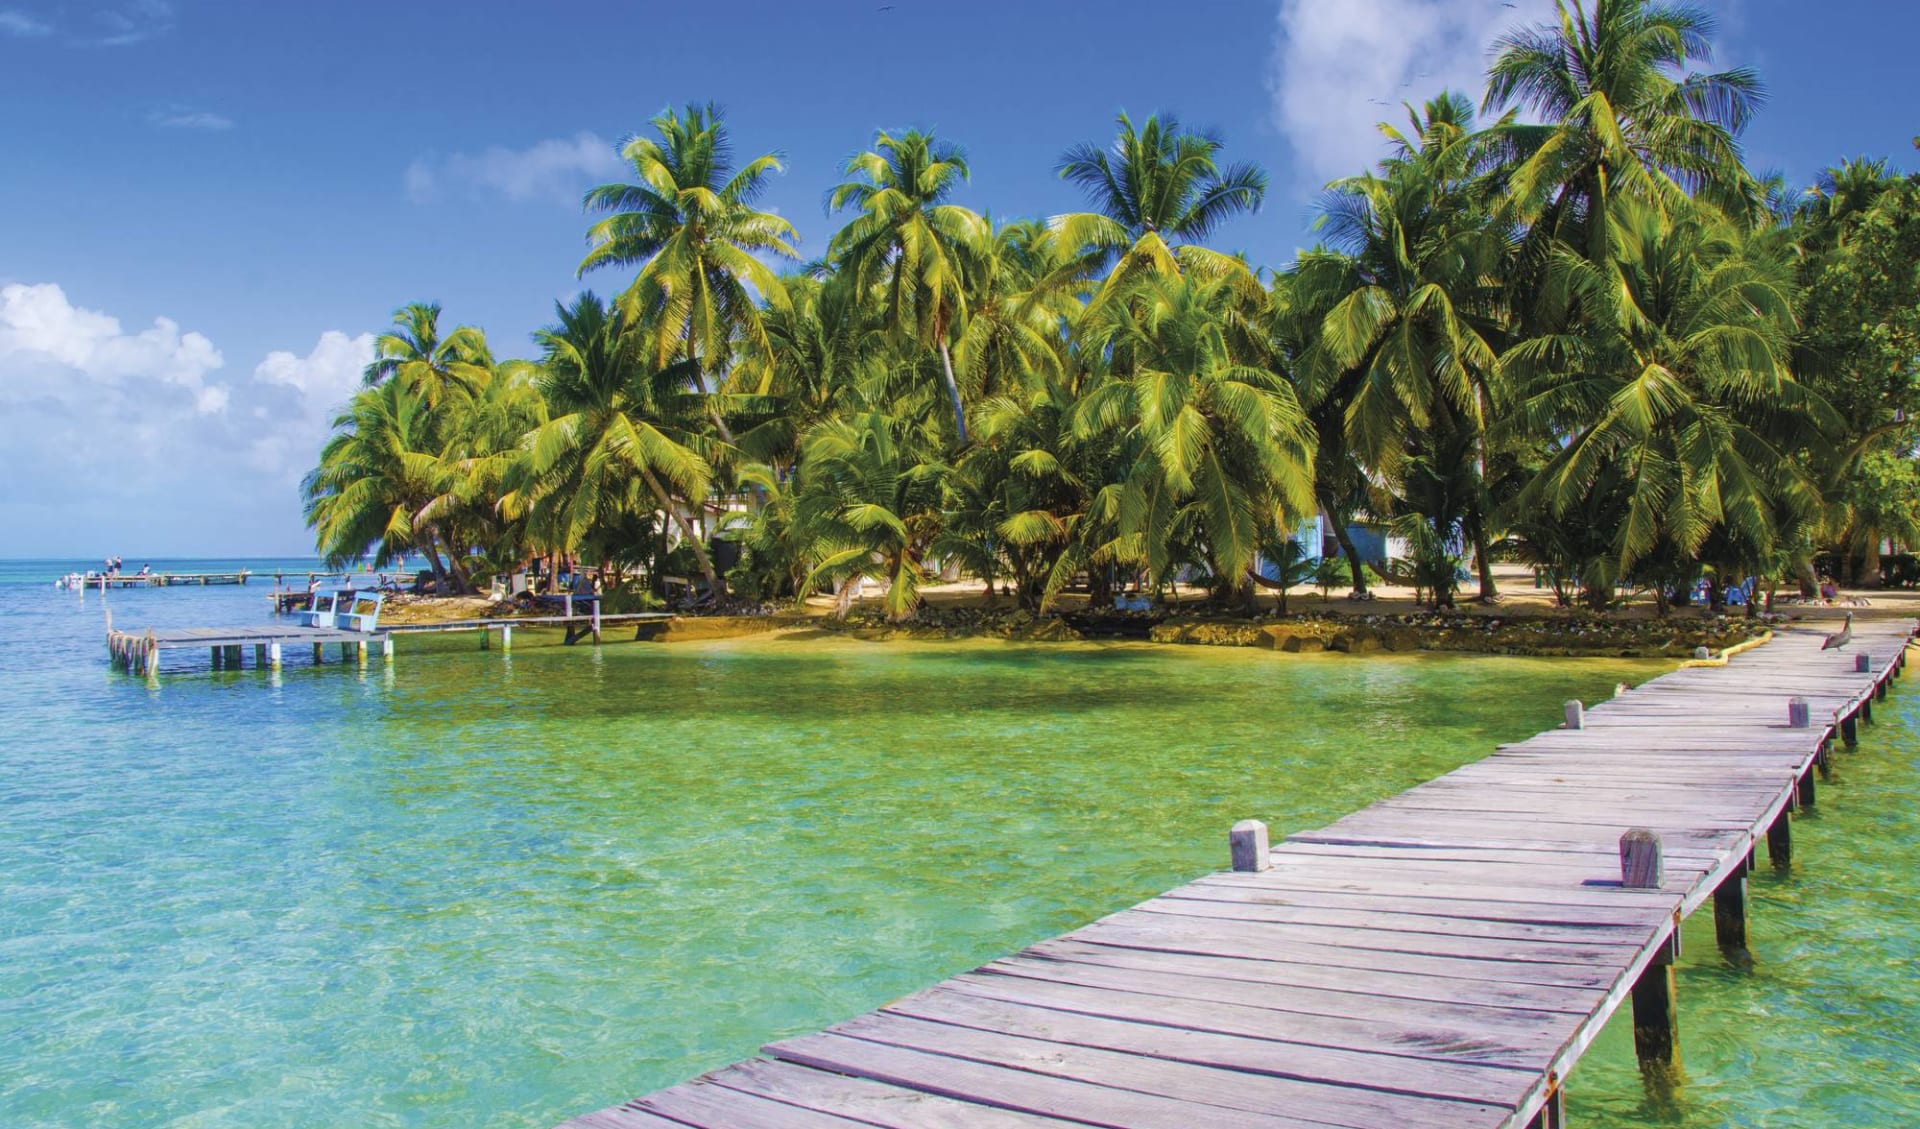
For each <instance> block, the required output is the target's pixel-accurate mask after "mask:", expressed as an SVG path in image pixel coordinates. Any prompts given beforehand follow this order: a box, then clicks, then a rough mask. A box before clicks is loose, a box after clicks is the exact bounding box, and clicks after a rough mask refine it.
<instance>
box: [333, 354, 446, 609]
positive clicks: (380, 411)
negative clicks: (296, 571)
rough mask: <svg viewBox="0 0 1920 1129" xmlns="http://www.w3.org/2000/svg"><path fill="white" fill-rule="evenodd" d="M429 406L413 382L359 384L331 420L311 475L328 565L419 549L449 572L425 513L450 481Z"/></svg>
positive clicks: (437, 571)
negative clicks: (327, 437)
mask: <svg viewBox="0 0 1920 1129" xmlns="http://www.w3.org/2000/svg"><path fill="white" fill-rule="evenodd" d="M437 430H438V426H437V423H436V421H435V419H434V413H433V409H432V407H431V406H430V405H429V404H428V402H427V400H426V398H425V397H424V396H423V395H421V394H420V393H419V391H417V390H416V389H415V387H414V386H412V385H411V384H409V383H407V382H405V381H400V380H394V381H388V382H387V383H384V384H381V385H379V386H377V387H373V388H366V389H362V390H361V391H360V392H359V393H357V394H355V396H354V398H353V399H352V400H351V401H350V402H349V403H348V404H347V407H346V410H345V411H343V412H342V413H341V414H340V416H339V417H338V418H337V419H335V420H334V421H333V435H332V437H331V438H329V439H328V440H327V442H326V445H325V446H324V447H322V448H321V449H320V465H319V466H318V467H316V468H315V469H314V470H313V471H312V472H311V473H309V474H308V475H307V477H306V480H305V482H304V483H302V486H301V490H302V493H303V494H304V495H305V498H306V506H305V509H306V520H307V525H308V526H310V527H311V528H312V529H313V531H314V540H315V542H316V544H317V546H318V548H319V550H320V555H321V556H322V557H323V558H325V560H326V562H327V565H328V567H330V568H337V567H340V566H342V565H344V564H346V563H348V562H350V561H354V560H358V559H360V558H362V557H365V556H367V555H368V554H371V555H372V557H373V563H374V565H375V567H385V566H386V565H388V564H392V563H394V562H396V561H399V560H402V559H404V558H405V557H406V556H407V554H409V553H421V554H424V555H425V556H426V558H427V561H428V563H429V564H430V565H431V566H432V568H433V573H434V576H435V578H436V579H438V578H443V577H445V576H446V566H445V565H444V564H443V562H442V560H441V556H440V548H441V545H440V541H439V538H438V537H437V536H436V534H435V530H434V527H433V525H432V523H431V522H428V521H424V520H422V519H421V518H420V512H421V510H422V508H423V507H425V506H426V505H427V503H428V502H430V501H431V500H432V499H433V498H434V497H436V496H437V495H439V494H441V493H443V492H444V491H445V490H446V487H447V481H446V480H447V468H446V466H445V464H444V463H442V461H441V459H440V450H439V441H438V439H437V438H436V437H435V435H434V433H435V431H437Z"/></svg>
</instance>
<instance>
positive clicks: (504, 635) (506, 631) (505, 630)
mask: <svg viewBox="0 0 1920 1129" xmlns="http://www.w3.org/2000/svg"><path fill="white" fill-rule="evenodd" d="M500 650H501V651H502V652H510V651H512V650H513V625H512V624H510V623H508V624H502V625H501V626H500Z"/></svg>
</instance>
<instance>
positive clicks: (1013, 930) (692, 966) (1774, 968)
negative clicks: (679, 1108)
mask: <svg viewBox="0 0 1920 1129" xmlns="http://www.w3.org/2000/svg"><path fill="white" fill-rule="evenodd" d="M285 564H286V567H289V568H294V569H297V570H302V571H303V570H304V569H305V568H306V567H307V565H306V564H305V563H302V562H286V563H285ZM77 566H78V562H72V563H69V562H5V563H0V734H4V736H0V750H3V751H0V895H3V896H0V1125H4V1126H8V1127H15V1126H19V1127H38V1126H95V1125H113V1126H178V1127H192V1129H224V1127H228V1126H235V1127H237V1126H255V1125H260V1124H275V1125H288V1126H310V1125H311V1126H319V1125H353V1126H385V1125H391V1126H472V1125H483V1124H484V1125H489V1126H545V1125H550V1124H552V1123H555V1122H557V1121H560V1120H563V1119H564V1118H566V1117H568V1116H571V1115H573V1114H576V1113H580V1112H584V1111H586V1110H589V1109H594V1108H598V1107H600V1106H603V1105H606V1104H610V1103H612V1102H615V1101H618V1100H621V1099H624V1098H626V1097H630V1096H632V1095H634V1094H637V1093H639V1092H641V1091H644V1090H647V1089H651V1088H655V1087H658V1086H662V1085H666V1084H669V1083H672V1082H675V1081H678V1080H681V1079H683V1078H685V1077H688V1076H690V1075H692V1074H695V1073H698V1072H699V1071H701V1070H704V1069H708V1068H711V1067H714V1066H718V1065H721V1064H723V1063H726V1062H728V1061H731V1060H733V1059H735V1058H739V1057H742V1056H745V1055H749V1054H751V1053H753V1051H754V1050H755V1049H756V1048H757V1047H758V1046H759V1045H760V1044H762V1043H764V1042H767V1041H769V1040H771V1039H775V1038H779V1037H782V1036H785V1035H790V1034H794V1033H797V1032H803V1031H808V1030H812V1029H816V1028H818V1027H821V1026H824V1025H826V1024H828V1023H831V1022H833V1021H835V1020H838V1019H841V1018H845V1017H847V1016H850V1015H853V1014H855V1013H857V1012H860V1011H863V1010H865V1009H868V1008H871V1007H873V1006H875V1005H877V1004H879V1003H881V1002H884V1001H885V1000H887V999H889V998H892V997H894V996H897V995H900V994H903V993H905V992H908V991H911V990H913V989H915V988H918V987H921V986H924V985H926V984H929V983H931V982H933V981H935V980H937V979H939V978H941V977H943V976H946V975H949V974H952V973H954V972H958V971H961V970H963V969H966V968H968V967H971V966H973V965H975V964H978V963H981V962H983V961H985V960H988V959H991V958H992V957H994V956H997V955H1001V954H1003V953H1006V952H1008V951H1010V950H1012V949H1015V948H1017V947H1019V946H1020V945H1022V944H1024V943H1027V942H1030V941H1033V940H1036V939H1039V938H1042V937H1045V936H1048V935H1051V934H1054V933H1058V932H1061V931H1064V930H1067V929H1070V928H1072V927H1073V926H1075V925H1077V924H1080V923H1082V922H1084V921H1087V920H1089V919H1091V918H1093V917H1096V916H1098V915H1100V914H1103V913H1107V912H1110V911H1112V910H1114V909H1117V908H1120V907H1123V906H1125V905H1128V904H1131V903H1132V902H1134V901H1137V900H1139V899H1141V898H1144V897H1147V896H1150V895H1152V894H1154V893H1156V892H1158V891H1160V890H1162V889H1165V888H1166V887H1168V886H1171V885H1174V884H1176V883H1179V882H1181V881H1183V880H1186V879H1188V878H1191V877H1193V876H1195V875H1196V874H1199V873H1201V872H1203V871H1205V870H1208V869H1211V868H1216V867H1219V866H1221V865H1223V864H1224V861H1225V856H1226V842H1225V835H1226V829H1227V827H1228V826H1229V825H1230V824H1231V823H1232V822H1233V821H1234V820H1235V819H1238V818H1242V817H1245V816H1250V815H1251V816H1259V817H1262V818H1265V819H1267V820H1268V821H1269V822H1270V823H1271V824H1273V825H1274V829H1275V831H1276V833H1282V832H1284V831H1286V830H1290V829H1297V828H1302V827H1308V826H1315V825H1319V824H1322V823H1325V822H1328V821H1331V820H1332V819H1335V818H1337V817H1338V816H1340V815H1342V814H1344V813H1346V812H1348V811H1351V810H1353V809H1355V808H1358V807H1361V806H1363V805H1365V804H1366V803H1368V802H1370V801H1372V800H1374V799H1377V798H1379V797H1382V796H1385V795H1389V794H1392V793H1394V792H1397V791H1400V790H1401V789H1404V788H1407V787H1410V786H1411V785H1413V784H1416V783H1419V782H1420V781H1422V780H1425V779H1427V778H1429V777H1431V776H1433V775H1436V774H1438V773H1440V772H1444V771H1446V770H1447V769H1449V768H1452V767H1454V766H1455V765H1458V764H1460V763H1463V762H1464V761H1466V760H1470V759H1473V758H1476V757H1478V756H1480V755H1483V754H1484V753H1486V752H1487V751H1489V750H1490V749H1491V748H1492V746H1493V745H1494V744H1495V743H1496V742H1499V741H1502V740H1509V739H1516V738H1520V737H1524V736H1526V735H1528V734H1530V733H1532V732H1534V731H1536V730H1538V729H1541V728H1544V727H1546V726H1549V725H1551V724H1553V723H1554V722H1555V721H1556V720H1557V719H1558V717H1559V713H1560V703H1561V702H1562V701H1563V700H1564V699H1566V698H1569V697H1581V698H1585V699H1588V700H1592V699H1595V698H1598V697H1602V696H1605V695H1606V694H1608V693H1610V691H1611V688H1612V687H1613V685H1614V684H1615V683H1616V682H1618V681H1621V680H1629V681H1638V680H1641V679H1644V678H1646V677H1650V676H1652V675H1653V674H1656V673H1658V672H1659V671H1661V670H1663V669H1665V667H1664V666H1663V665H1661V664H1652V663H1645V662H1634V661H1625V660H1619V661H1588V660H1579V661H1575V660H1542V659H1504V658H1487V657H1445V656H1391V657H1389V656H1371V657H1368V658H1366V659H1352V658H1348V657H1345V656H1337V655H1333V656H1276V655H1273V654H1270V653H1263V652H1253V651H1239V650H1229V649H1214V648H1203V647H1184V648H1162V647H1153V646H1146V645H1118V646H1093V645H1078V646H1032V647H1026V646H1014V645H1008V644H1002V643H989V642H978V643H947V644H900V643H889V644H866V643H859V642H851V641H845V640H840V639H831V638H829V639H817V638H793V637H786V638H773V639H769V638H762V639H755V640H746V641H733V642H720V643H712V644H704V645H676V646H671V647H660V646H650V645H619V646H607V647H604V648H601V649H600V650H598V651H595V650H594V649H592V648H590V647H586V646H582V647H575V648H561V647H539V646H528V645H524V644H522V643H521V642H520V641H519V640H516V647H515V650H514V651H513V653H512V655H511V656H510V657H509V656H504V655H502V654H501V653H500V652H498V651H494V652H490V653H482V652H480V651H478V650H477V649H472V648H473V641H472V639H471V637H468V638H467V639H465V640H463V641H460V642H458V643H452V644H448V645H443V646H438V647H436V648H433V649H431V650H429V649H426V648H423V647H420V646H412V647H410V646H409V644H410V643H417V642H418V641H410V640H405V639H403V640H402V641H401V643H400V654H399V658H398V661H397V662H396V663H395V665H394V666H393V667H392V668H391V669H387V668H383V667H382V666H381V665H380V664H379V663H378V662H377V661H376V662H375V664H374V665H373V666H372V667H371V668H370V669H369V670H367V671H366V672H364V673H362V672H359V671H356V670H355V669H353V668H352V667H351V666H346V667H343V666H341V665H338V664H335V663H330V664H329V665H328V666H326V667H324V668H322V669H319V670H311V669H307V668H305V667H304V666H294V667H290V668H289V669H288V670H287V671H285V672H284V673H283V674H282V675H281V676H280V677H279V678H278V679H277V680H275V679H271V678H270V677H269V676H268V675H267V674H265V673H264V672H255V671H254V670H252V669H251V668H250V667H249V669H247V670H244V671H241V672H238V673H234V672H223V673H218V674H215V673H213V672H211V671H208V670H206V669H204V668H205V666H206V663H205V661H204V659H202V660H201V661H200V664H199V665H200V668H201V669H199V670H195V671H190V672H184V673H178V674H171V673H170V674H169V675H168V676H167V677H166V678H165V679H164V680H163V681H162V682H161V684H160V686H159V688H158V689H149V688H147V687H146V686H144V685H142V684H141V683H139V682H138V681H135V680H130V679H129V678H127V677H126V676H123V675H118V674H114V673H110V672H109V670H108V668H107V664H106V661H105V658H104V653H103V651H102V648H101V646H100V641H99V639H100V628H101V624H102V609H101V606H100V601H99V597H98V596H97V594H96V595H89V596H85V597H76V596H75V595H73V594H71V593H55V592H54V591H53V590H52V588H51V587H50V584H51V581H52V579H53V577H55V576H57V575H59V574H60V573H62V572H65V571H68V569H69V568H71V567H77ZM155 567H156V568H162V567H173V568H186V567H188V565H186V564H185V563H175V562H156V563H155ZM193 567H197V568H203V569H205V568H213V567H219V565H216V564H215V563H214V562H195V563H194V565H193ZM255 567H256V568H258V569H262V570H264V571H266V572H270V571H271V569H272V567H273V566H272V565H271V564H270V563H268V564H256V565H255ZM267 591H268V587H267V586H266V585H260V584H256V585H250V586H248V587H246V588H233V589H211V588H210V589H169V590H162V591H151V592H143V591H135V592H125V593H113V594H110V595H109V596H108V603H109V606H110V607H111V608H112V610H113V613H114V616H115V623H116V625H117V626H121V627H128V626H136V625H144V624H153V625H156V626H164V625H184V624H202V625H212V624H219V623H248V622H258V621H260V620H261V619H262V618H263V616H264V613H265V608H266V599H265V596H266V593H267ZM445 642H446V641H442V643H445ZM176 661H177V660H175V659H173V658H172V657H171V656H170V658H169V665H170V669H171V668H172V667H173V665H174V664H175V662H176ZM249 661H250V660H249ZM1901 685H1902V689H1903V690H1904V688H1905V684H1904V683H1903V684H1901ZM1908 708H1909V707H1908V703H1907V701H1906V699H1905V698H1904V697H1901V696H1898V694H1897V695H1896V698H1895V699H1894V701H1893V703H1892V708H1890V709H1886V710H1884V711H1883V712H1882V713H1881V715H1880V716H1881V717H1882V718H1883V719H1884V720H1883V723H1882V724H1881V725H1880V726H1879V727H1877V728H1873V729H1869V730H1867V731H1866V742H1865V744H1864V746H1863V749H1862V751H1860V752H1858V753H1854V754H1849V755H1847V756H1846V757H1844V758H1843V759H1842V763H1841V768H1840V774H1839V779H1838V780H1837V781H1836V782H1835V783H1834V784H1833V785H1831V786H1829V787H1826V788H1823V789H1822V791H1821V808H1820V812H1819V815H1818V816H1817V817H1816V818H1815V819H1813V820H1809V821H1808V822H1807V823H1806V824H1804V825H1803V826H1802V827H1801V828H1799V829H1798V830H1797V832H1796V836H1797V839H1796V853H1797V857H1798V858H1799V859H1800V861H1801V870H1800V871H1799V872H1798V873H1797V874H1796V875H1795V876H1793V877H1791V878H1788V879H1774V878H1771V877H1769V876H1767V875H1764V874H1763V875H1761V876H1760V877H1759V878H1758V879H1757V880H1756V882H1755V890H1754V906H1753V921H1752V925H1751V933H1752V940H1753V944H1754V948H1755V951H1756V953H1757V954H1758V955H1759V956H1760V963H1759V964H1758V965H1757V966H1756V968H1755V969H1753V970H1752V971H1751V972H1745V973H1735V972H1732V971H1730V970H1726V969H1724V968H1722V967H1721V964H1720V962H1719V960H1718V958H1717V956H1716V955H1715V954H1714V951H1713V946H1712V937H1711V925H1710V922H1709V921H1707V920H1705V919H1702V920H1701V922H1700V923H1699V925H1700V926H1702V927H1704V928H1705V930H1706V931H1705V932H1704V933H1703V932H1701V929H1700V928H1699V927H1695V928H1690V930H1689V935H1688V941H1689V946H1688V958H1687V963H1686V966H1685V968H1684V971H1683V974H1682V985H1681V993H1682V994H1681V1002H1682V1008H1683V1012H1682V1024H1683V1039H1684V1048H1685V1049H1684V1053H1685V1056H1686V1063H1687V1070H1688V1073H1689V1076H1690V1081H1689V1083H1688V1085H1687V1086H1686V1087H1685V1088H1684V1089H1683V1090H1682V1091H1681V1092H1680V1094H1679V1095H1678V1096H1677V1097H1676V1099H1675V1100H1674V1101H1673V1102H1672V1103H1670V1104H1666V1105H1659V1106H1655V1105H1651V1104H1649V1103H1647V1102H1646V1101H1645V1099H1644V1098H1643V1096H1642V1091H1641V1088H1640V1085H1639V1081H1638V1078H1637V1076H1636V1074H1635V1073H1634V1067H1633V1062H1632V1051H1631V1046H1630V1039H1629V1038H1628V1032H1627V1031H1626V1030H1625V1027H1626V1025H1625V1024H1624V1023H1616V1024H1615V1025H1614V1029H1613V1030H1610V1031H1609V1033H1608V1035H1607V1036H1606V1038H1605V1039H1603V1040H1602V1042H1601V1044H1600V1045H1599V1046H1598V1047H1597V1048H1596V1049H1595V1050H1594V1051H1593V1052H1592V1053H1591V1054H1590V1055H1589V1057H1588V1059H1587V1060H1586V1062H1585V1063H1583V1065H1582V1067H1581V1068H1580V1070H1579V1071H1577V1072H1576V1073H1575V1075H1574V1077H1573V1079H1572V1082H1571V1091H1570V1102H1571V1105H1572V1108H1573V1109H1574V1111H1575V1116H1576V1117H1577V1118H1578V1120H1579V1122H1580V1123H1581V1124H1585V1125H1590V1126H1603V1127H1612V1129H1625V1127H1629V1126H1634V1127H1637V1126H1643V1125H1701V1126H1711V1125H1741V1126H1748V1125H1751V1126H1760V1125H1786V1124H1792V1125H1797V1126H1815V1125H1836V1126H1837V1125H1895V1124H1908V1123H1912V1122H1914V1121H1916V1120H1920V1097H1916V1096H1915V1090H1916V1089H1917V1088H1916V1087H1915V1086H1914V1083H1915V1082H1916V1081H1920V1079H1917V1078H1916V1077H1915V1073H1916V1063H1917V1062H1920V1047H1916V1044H1915V1038H1914V1035H1913V1032H1915V1031H1920V999H1916V996H1915V993H1914V991H1913V988H1912V983H1913V964H1912V960H1913V957H1914V955H1915V948H1916V944H1915V939H1916V937H1920V909H1916V907H1915V904H1914V902H1913V899H1912V895H1911V891H1912V890H1913V888H1914V881H1915V877H1914V876H1915V870H1916V867H1917V866H1920V845H1916V844H1917V843H1920V815H1916V814H1915V806H1916V805H1915V801H1916V800H1917V799H1920V769H1917V768H1916V765H1915V761H1914V755H1913V746H1912V743H1911V740H1910V737H1909V730H1908V728H1907V726H1908V722H1907V720H1906V717H1905V716H1904V715H1905V713H1906V712H1907V710H1908ZM1709 916H1710V915H1709Z"/></svg>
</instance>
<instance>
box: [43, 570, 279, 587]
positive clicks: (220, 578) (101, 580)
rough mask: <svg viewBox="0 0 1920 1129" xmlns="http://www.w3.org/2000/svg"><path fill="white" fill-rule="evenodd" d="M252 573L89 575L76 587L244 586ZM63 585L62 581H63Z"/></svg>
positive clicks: (82, 578)
mask: <svg viewBox="0 0 1920 1129" xmlns="http://www.w3.org/2000/svg"><path fill="white" fill-rule="evenodd" d="M252 575H253V572H252V571H251V570H249V569H241V570H240V571H239V572H149V573H145V574H141V573H137V572H123V573H116V574H115V575H112V576H102V575H100V574H98V573H91V574H88V575H87V576H85V577H78V578H77V580H76V584H75V586H76V587H80V588H92V589H96V590H98V591H102V592H104V591H106V590H107V589H109V588H177V587H180V586H182V585H207V584H245V583H246V582H247V578H248V577H250V576H252ZM63 583H64V581H63Z"/></svg>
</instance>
